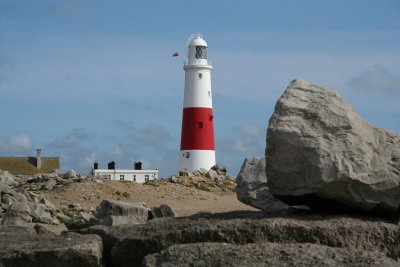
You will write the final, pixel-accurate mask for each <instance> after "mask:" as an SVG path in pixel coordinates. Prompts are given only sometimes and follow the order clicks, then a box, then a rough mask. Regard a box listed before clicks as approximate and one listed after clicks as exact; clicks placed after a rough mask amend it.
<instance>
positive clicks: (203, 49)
mask: <svg viewBox="0 0 400 267" xmlns="http://www.w3.org/2000/svg"><path fill="white" fill-rule="evenodd" d="M196 58H197V59H207V46H200V45H198V46H196Z"/></svg>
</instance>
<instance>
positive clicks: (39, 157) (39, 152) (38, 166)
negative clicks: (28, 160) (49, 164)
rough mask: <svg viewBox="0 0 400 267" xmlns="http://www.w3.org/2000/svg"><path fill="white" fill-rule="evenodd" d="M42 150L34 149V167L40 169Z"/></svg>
mask: <svg viewBox="0 0 400 267" xmlns="http://www.w3.org/2000/svg"><path fill="white" fill-rule="evenodd" d="M41 153H42V150H41V149H40V148H38V149H36V169H37V170H40V169H41V168H42V157H41V155H40V154H41Z"/></svg>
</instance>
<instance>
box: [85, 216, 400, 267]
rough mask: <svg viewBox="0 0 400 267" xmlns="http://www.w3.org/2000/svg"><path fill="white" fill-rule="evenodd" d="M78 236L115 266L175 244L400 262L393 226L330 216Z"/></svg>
mask: <svg viewBox="0 0 400 267" xmlns="http://www.w3.org/2000/svg"><path fill="white" fill-rule="evenodd" d="M77 231H78V232H79V233H85V234H98V235H100V236H101V237H102V239H103V245H104V249H105V251H104V257H105V261H106V262H112V263H113V264H114V265H115V266H136V265H139V264H140V262H141V261H142V258H143V257H144V256H146V255H148V254H151V253H156V252H160V251H161V250H163V249H166V248H167V247H169V246H172V245H175V244H187V243H199V242H226V243H234V244H246V243H257V242H265V241H268V242H274V243H313V244H321V245H327V246H330V247H338V248H346V249H348V250H350V251H353V250H355V249H361V250H365V251H375V250H377V251H380V252H383V253H384V254H385V255H387V256H388V257H390V258H393V259H397V257H400V231H399V228H398V226H397V224H394V223H386V222H384V221H373V220H372V221H369V220H368V219H364V220H362V219H355V218H345V217H344V218H343V217H334V216H326V217H321V216H315V215H314V216H304V215H303V216H297V217H296V216H294V215H292V217H285V216H281V217H267V218H264V219H228V220H206V219H197V220H188V219H179V220H178V219H172V218H163V219H158V220H150V221H149V222H148V223H147V224H143V225H133V226H126V225H125V226H117V227H107V226H93V227H90V228H86V229H80V230H77ZM132 251H135V253H132Z"/></svg>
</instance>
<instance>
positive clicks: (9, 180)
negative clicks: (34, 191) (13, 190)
mask: <svg viewBox="0 0 400 267" xmlns="http://www.w3.org/2000/svg"><path fill="white" fill-rule="evenodd" d="M0 183H2V184H5V185H8V186H14V185H17V184H18V183H17V182H16V181H15V177H14V175H12V174H11V173H9V172H8V171H3V170H0Z"/></svg>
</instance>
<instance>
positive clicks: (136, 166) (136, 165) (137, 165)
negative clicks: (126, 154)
mask: <svg viewBox="0 0 400 267" xmlns="http://www.w3.org/2000/svg"><path fill="white" fill-rule="evenodd" d="M134 169H135V170H141V169H142V163H141V162H140V161H138V162H135V164H134Z"/></svg>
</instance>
